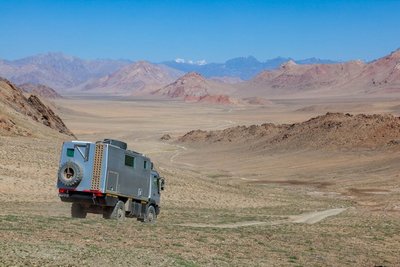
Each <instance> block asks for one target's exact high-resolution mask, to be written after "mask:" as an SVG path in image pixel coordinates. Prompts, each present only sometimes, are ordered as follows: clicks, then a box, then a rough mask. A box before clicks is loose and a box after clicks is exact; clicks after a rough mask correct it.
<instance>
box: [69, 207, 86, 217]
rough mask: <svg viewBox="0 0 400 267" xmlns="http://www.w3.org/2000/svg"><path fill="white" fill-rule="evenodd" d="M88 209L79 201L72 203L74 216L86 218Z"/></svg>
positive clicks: (72, 214) (72, 215)
mask: <svg viewBox="0 0 400 267" xmlns="http://www.w3.org/2000/svg"><path fill="white" fill-rule="evenodd" d="M86 215H87V210H86V209H85V207H84V206H82V205H81V204H79V203H72V205H71V217H72V218H86Z"/></svg>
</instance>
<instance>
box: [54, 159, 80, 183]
mask: <svg viewBox="0 0 400 267" xmlns="http://www.w3.org/2000/svg"><path fill="white" fill-rule="evenodd" d="M82 176H83V173H82V168H81V167H80V166H79V165H78V164H76V163H75V162H72V161H67V162H65V163H64V164H63V165H61V167H60V169H59V170H58V180H60V182H61V183H63V184H65V185H66V186H76V185H78V184H79V183H80V182H81V181H82Z"/></svg>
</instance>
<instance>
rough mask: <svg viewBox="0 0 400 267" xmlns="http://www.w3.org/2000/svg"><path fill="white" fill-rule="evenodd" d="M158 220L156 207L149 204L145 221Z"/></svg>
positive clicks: (153, 221)
mask: <svg viewBox="0 0 400 267" xmlns="http://www.w3.org/2000/svg"><path fill="white" fill-rule="evenodd" d="M156 221H157V214H156V209H155V208H154V206H149V207H148V208H147V211H146V216H145V218H144V222H145V223H155V222H156Z"/></svg>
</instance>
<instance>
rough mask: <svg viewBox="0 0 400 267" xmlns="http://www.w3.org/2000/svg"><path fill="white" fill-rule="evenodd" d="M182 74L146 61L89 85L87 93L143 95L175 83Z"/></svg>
mask: <svg viewBox="0 0 400 267" xmlns="http://www.w3.org/2000/svg"><path fill="white" fill-rule="evenodd" d="M181 74H182V73H181V72H179V71H176V70H174V69H171V68H169V67H166V66H163V65H156V64H151V63H149V62H146V61H139V62H137V63H134V64H131V65H128V66H125V67H123V68H121V69H119V70H117V71H116V72H114V73H112V74H110V75H106V76H104V77H101V78H99V79H97V80H94V81H91V82H89V83H87V84H86V85H85V86H84V87H83V88H82V89H83V91H86V92H94V93H105V94H117V95H132V94H133V95H142V94H149V93H150V92H151V91H153V90H155V89H157V88H160V87H162V86H165V85H167V84H169V83H171V82H173V81H174V80H175V79H176V78H178V77H179V76H180V75H181Z"/></svg>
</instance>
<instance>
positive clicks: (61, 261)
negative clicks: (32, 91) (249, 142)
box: [0, 99, 400, 266]
mask: <svg viewBox="0 0 400 267" xmlns="http://www.w3.org/2000/svg"><path fill="white" fill-rule="evenodd" d="M312 101H313V103H310V102H309V101H305V100H303V101H299V102H296V101H288V102H284V101H283V102H279V103H276V102H275V104H273V105H271V106H270V107H268V108H263V107H257V108H254V107H253V108H243V107H237V108H235V107H217V106H211V107H209V106H201V105H190V104H184V103H178V102H162V101H161V102H152V101H105V100H67V99H65V100H60V101H57V105H58V106H60V107H62V108H60V111H61V112H62V118H63V119H64V120H65V122H66V124H67V125H68V127H69V128H70V129H71V130H72V131H73V132H74V133H75V134H76V135H77V136H78V137H79V139H82V140H93V141H95V140H98V139H101V138H107V137H113V138H119V139H122V140H126V141H127V142H128V143H129V147H130V148H133V149H135V150H137V151H140V152H144V153H146V154H148V155H149V156H150V157H151V158H152V159H153V160H155V163H156V167H158V169H159V170H160V172H161V173H162V175H163V176H165V177H166V180H167V187H166V191H165V192H164V194H163V196H162V211H161V214H160V217H159V221H158V223H157V224H156V225H144V224H141V223H139V222H137V221H135V220H132V219H127V220H126V221H125V222H122V223H117V222H115V221H107V220H103V219H102V218H101V216H97V215H89V217H88V218H87V219H85V220H80V219H71V218H69V204H65V203H61V202H60V201H59V200H58V198H57V195H56V188H55V179H56V171H57V167H58V166H57V165H58V157H59V154H58V153H59V149H60V146H61V143H62V141H63V137H58V138H52V139H51V140H45V139H44V138H41V139H32V138H22V137H20V138H14V137H1V139H0V146H1V151H0V161H1V162H2V164H1V166H0V167H1V168H0V188H1V190H0V201H1V202H2V210H1V212H0V259H1V262H2V265H6V266H9V265H12V266H13V265H30V266H32V265H36V266H45V265H49V266H54V265H62V266H82V265H84V266H85V265H87V266H106V265H107V266H110V265H113V266H143V265H151V266H344V265H351V266H374V265H385V266H396V265H399V264H400V261H399V257H398V248H399V247H400V238H399V236H398V234H397V233H398V232H399V231H400V223H399V221H400V220H399V218H400V216H399V215H400V194H399V193H400V185H399V179H398V177H399V176H398V175H399V173H400V172H399V171H400V167H398V166H399V165H398V161H399V155H398V152H396V151H391V152H390V151H389V152H387V151H364V152H352V151H348V152H335V151H330V152H326V151H325V152H321V151H313V150H307V151H270V152H268V153H266V154H262V153H261V154H260V153H259V152H257V153H252V152H251V151H247V152H246V153H242V151H240V148H239V147H235V145H232V146H229V147H226V146H225V147H224V146H211V147H207V146H203V147H189V146H186V147H182V146H181V145H179V144H176V143H173V142H169V141H168V142H165V141H162V140H160V137H161V136H162V135H163V134H165V133H168V134H170V135H171V136H172V137H173V138H176V137H178V136H179V135H181V134H183V133H185V132H187V131H189V130H192V129H223V128H225V127H228V126H230V125H237V124H247V125H250V124H260V123H264V122H277V123H289V122H298V121H302V120H305V119H308V118H309V117H311V116H315V115H317V114H316V113H307V112H295V111H294V110H298V109H300V108H301V107H305V106H309V105H310V104H315V103H314V102H315V101H316V100H312ZM324 101H327V100H324ZM332 101H334V100H329V101H328V102H329V103H328V104H329V105H332V103H331V102H332ZM371 101H372V100H368V101H366V102H368V107H370V104H371V103H370V102H371ZM354 103H355V108H356V109H357V111H359V108H360V100H354ZM317 104H318V105H319V106H320V105H324V102H321V103H317ZM398 104H399V103H398V102H396V101H388V100H376V102H374V103H373V107H374V108H375V109H374V110H375V111H376V112H385V111H387V110H390V108H391V107H392V106H396V105H398ZM346 107H347V108H349V109H351V104H347V105H346ZM346 111H349V110H346ZM350 112H351V110H350ZM369 113H372V110H371V111H370V112H369ZM332 208H348V209H347V210H346V211H345V212H343V213H341V214H339V215H337V216H333V217H328V218H326V219H324V220H322V221H320V222H318V223H316V224H311V225H309V224H293V223H284V224H274V223H273V222H276V221H279V220H287V219H288V218H289V217H290V216H291V215H298V214H302V213H305V212H311V211H320V210H326V209H332ZM249 221H259V222H271V223H267V224H262V225H255V226H248V227H238V228H232V229H224V228H213V227H210V228H196V227H184V226H179V224H189V223H203V224H215V225H218V224H232V223H238V222H249Z"/></svg>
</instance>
